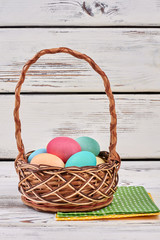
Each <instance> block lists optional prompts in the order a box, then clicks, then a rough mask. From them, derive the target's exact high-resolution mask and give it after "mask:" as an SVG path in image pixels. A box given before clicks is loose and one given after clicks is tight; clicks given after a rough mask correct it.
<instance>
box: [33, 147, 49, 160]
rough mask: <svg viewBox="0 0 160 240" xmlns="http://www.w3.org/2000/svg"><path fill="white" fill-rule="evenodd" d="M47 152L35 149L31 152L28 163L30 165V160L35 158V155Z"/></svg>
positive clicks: (44, 149) (43, 149)
mask: <svg viewBox="0 0 160 240" xmlns="http://www.w3.org/2000/svg"><path fill="white" fill-rule="evenodd" d="M46 152H47V150H46V148H40V149H37V150H35V151H34V152H32V153H31V154H30V155H29V157H28V162H29V163H30V162H31V160H32V158H33V157H35V156H36V155H38V154H40V153H46Z"/></svg>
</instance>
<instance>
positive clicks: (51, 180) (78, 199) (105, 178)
mask: <svg viewBox="0 0 160 240" xmlns="http://www.w3.org/2000/svg"><path fill="white" fill-rule="evenodd" d="M61 52H64V53H69V54H71V55H73V56H74V57H77V58H80V59H84V60H85V61H87V62H88V63H89V64H90V65H91V67H92V68H93V69H94V70H95V71H96V72H97V73H99V74H100V75H101V77H102V79H103V82H104V87H105V92H106V94H107V96H108V98H109V110H110V115H111V123H110V146H109V152H107V151H104V152H100V154H99V156H100V157H101V158H103V159H104V160H105V163H102V164H99V165H97V166H94V167H93V166H92V167H91V166H88V167H81V168H79V167H67V168H57V167H50V166H47V165H39V166H38V165H33V164H29V163H28V162H27V158H28V156H29V155H30V154H31V152H30V153H27V154H26V153H25V150H24V145H23V142H22V138H21V122H20V118H19V108H20V91H21V86H22V84H23V82H24V80H25V76H26V73H27V70H28V69H29V67H30V65H32V64H33V63H35V62H36V61H37V60H38V59H39V58H40V56H42V55H44V54H55V53H61ZM14 120H15V129H16V131H15V136H16V141H17V148H18V151H19V154H18V156H17V158H16V160H15V168H16V171H17V173H18V175H19V180H20V181H19V185H18V188H19V191H20V192H21V199H22V201H23V202H24V203H25V204H26V205H28V206H30V207H33V208H35V209H37V210H42V211H47V212H57V211H63V212H67V211H91V210H95V209H100V208H102V207H104V206H107V205H108V204H110V203H111V202H112V200H113V194H114V193H115V191H116V188H117V184H118V170H119V168H120V162H121V161H120V157H119V155H118V153H117V152H116V144H117V134H116V125H117V117H116V112H115V102H114V97H113V94H112V91H111V88H110V83H109V80H108V78H107V76H106V74H105V73H104V72H103V71H102V70H101V69H100V67H99V66H98V65H97V64H96V63H95V62H94V61H93V60H92V59H91V58H90V57H88V56H87V55H85V54H82V53H79V52H77V51H74V50H71V49H69V48H65V47H60V48H52V49H44V50H42V51H40V52H38V53H37V54H36V55H35V56H34V57H33V58H32V59H31V60H29V61H28V62H27V63H26V64H25V65H24V67H23V69H22V72H21V75H20V79H19V82H18V83H17V86H16V89H15V109H14Z"/></svg>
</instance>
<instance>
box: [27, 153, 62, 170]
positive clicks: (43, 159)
mask: <svg viewBox="0 0 160 240" xmlns="http://www.w3.org/2000/svg"><path fill="white" fill-rule="evenodd" d="M30 163H31V164H36V165H48V166H53V167H61V168H63V167H64V162H63V161H62V160H61V159H60V158H59V157H57V156H55V155H53V154H49V153H40V154H38V155H36V156H34V157H33V158H32V160H31V162H30Z"/></svg>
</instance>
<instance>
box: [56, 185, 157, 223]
mask: <svg viewBox="0 0 160 240" xmlns="http://www.w3.org/2000/svg"><path fill="white" fill-rule="evenodd" d="M159 213H160V210H159V208H158V207H157V206H156V205H155V203H154V202H153V200H152V199H151V197H150V196H149V195H148V193H147V191H146V190H145V188H144V187H143V186H129V187H126V186H121V187H118V188H117V191H116V193H115V194H114V198H113V201H112V203H111V204H110V205H108V206H107V207H104V208H102V209H100V210H95V211H91V212H68V213H63V212H58V213H57V214H56V220H92V219H104V218H122V217H135V216H149V215H159Z"/></svg>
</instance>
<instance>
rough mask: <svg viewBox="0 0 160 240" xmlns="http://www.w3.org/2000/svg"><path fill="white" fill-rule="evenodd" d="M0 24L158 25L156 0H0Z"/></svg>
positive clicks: (158, 7) (159, 23) (158, 10)
mask: <svg viewBox="0 0 160 240" xmlns="http://www.w3.org/2000/svg"><path fill="white" fill-rule="evenodd" d="M0 25H1V26H26V25H27V26H35V25H36V26H53V25H54V26H60V25H63V26H123V25H132V26H139V25H141V26H144V25H145V26H153V25H154V26H159V25H160V3H159V1H157V0H152V1H150V0H145V1H144V0H135V1H129V0H126V1H123V0H118V1H112V0H103V1H98V0H96V1H95V0H86V1H83V0H78V1H75V0H63V1H60V0H56V1H51V0H34V1H33V0H28V1H18V0H14V4H13V1H9V0H5V1H2V0H1V8H0Z"/></svg>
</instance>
